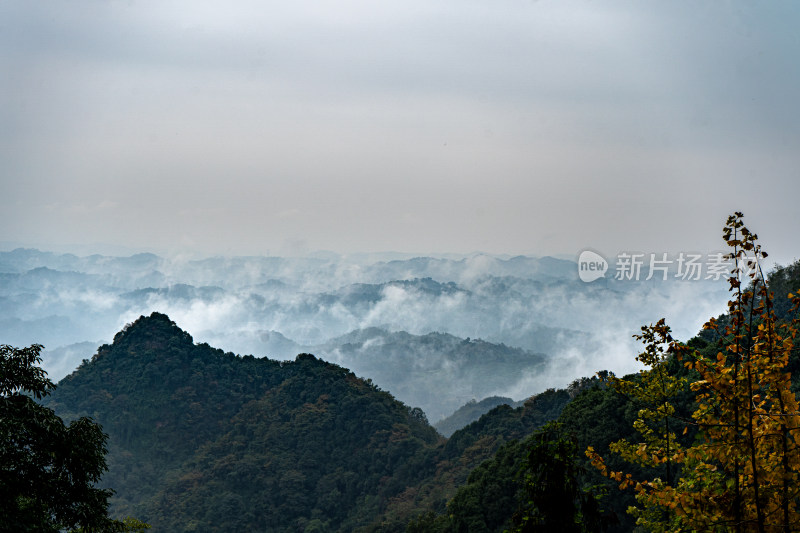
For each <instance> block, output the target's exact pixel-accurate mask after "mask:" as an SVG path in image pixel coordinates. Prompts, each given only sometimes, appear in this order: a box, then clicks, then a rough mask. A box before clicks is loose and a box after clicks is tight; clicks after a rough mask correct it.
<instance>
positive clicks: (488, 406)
mask: <svg viewBox="0 0 800 533" xmlns="http://www.w3.org/2000/svg"><path fill="white" fill-rule="evenodd" d="M523 403H524V402H515V401H514V400H512V399H511V398H503V397H501V396H490V397H489V398H484V399H483V400H481V401H479V402H478V401H476V400H470V401H468V402H467V403H466V404H464V405H462V406H461V407H459V408H458V409H457V410H456V411H455V412H454V413H453V414H451V415H450V416H448V417H446V418H443V419H442V420H440V421H438V422H436V423H435V424H434V425H433V427H435V428H436V430H437V431H438V432H439V433H441V434H442V435H444V436H445V437H449V436H450V435H452V434H453V433H455V432H456V431H458V430H459V429H461V428H463V427H464V426H466V425H467V424H470V423H472V422H475V421H476V420H478V419H479V418H480V417H482V416H483V415H485V414H486V413H488V412H489V411H491V410H492V409H494V408H495V407H497V406H498V405H510V406H511V407H519V406H520V405H522V404H523Z"/></svg>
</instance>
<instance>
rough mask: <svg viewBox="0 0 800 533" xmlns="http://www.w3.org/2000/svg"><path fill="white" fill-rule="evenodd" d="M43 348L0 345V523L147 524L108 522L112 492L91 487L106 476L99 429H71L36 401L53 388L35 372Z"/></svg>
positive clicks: (88, 424)
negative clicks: (104, 474) (109, 499)
mask: <svg viewBox="0 0 800 533" xmlns="http://www.w3.org/2000/svg"><path fill="white" fill-rule="evenodd" d="M41 349H42V346H41V345H38V344H34V345H32V346H29V347H28V348H14V347H12V346H8V345H0V517H2V520H3V528H4V529H5V530H7V531H19V532H23V531H32V532H33V531H35V532H47V531H53V532H55V531H63V530H70V529H73V530H77V531H109V532H110V531H135V530H140V529H146V528H147V527H149V526H147V524H144V523H142V522H139V521H138V520H135V519H126V520H125V521H118V520H113V519H111V518H109V517H108V513H107V510H108V498H109V496H111V494H112V491H111V490H108V489H99V488H96V486H95V485H96V483H97V482H98V481H99V480H100V477H101V476H102V474H103V472H105V470H106V461H105V454H106V451H107V450H106V439H107V436H106V435H105V434H104V433H103V431H102V428H101V427H100V426H99V425H98V424H96V423H94V422H93V421H92V420H91V419H90V418H86V417H81V418H79V419H77V420H73V421H72V422H71V423H70V424H69V425H66V424H64V422H63V421H62V420H61V418H59V417H58V416H56V414H55V413H54V412H53V410H52V409H49V408H47V407H44V406H43V405H41V404H39V403H38V402H37V401H36V400H41V399H42V398H43V397H45V396H47V395H48V394H50V392H51V391H52V390H53V389H54V388H55V385H53V383H52V382H51V381H50V380H49V379H48V378H47V375H46V372H45V371H44V370H43V369H42V368H41V367H40V366H39V363H41V356H40V355H39V354H40V352H41Z"/></svg>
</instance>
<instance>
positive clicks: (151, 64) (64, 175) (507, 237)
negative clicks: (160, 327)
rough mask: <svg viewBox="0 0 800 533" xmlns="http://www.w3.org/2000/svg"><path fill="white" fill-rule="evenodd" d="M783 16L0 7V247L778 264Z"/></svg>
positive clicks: (799, 66) (327, 6)
mask: <svg viewBox="0 0 800 533" xmlns="http://www.w3.org/2000/svg"><path fill="white" fill-rule="evenodd" d="M799 27H800V3H796V2H794V3H793V2H777V1H770V2H752V1H747V2H744V1H742V2H738V1H734V2H704V3H698V2H694V1H692V2H610V1H602V2H601V1H591V2H567V1H563V0H559V1H547V0H541V1H523V0H492V1H488V0H484V1H471V0H458V1H455V0H438V1H436V0H434V1H431V0H424V1H423V0H403V1H349V0H338V1H336V2H333V1H315V2H308V1H293V2H265V1H252V2H245V1H231V2H205V1H198V0H191V1H188V0H186V1H163V0H157V1H152V2H140V1H136V0H130V1H100V0H92V1H88V0H87V1H84V0H73V1H69V2H64V1H39V0H37V1H35V2H32V1H30V0H4V1H3V2H0V72H2V76H0V210H1V211H2V218H3V221H2V224H0V242H3V243H4V246H7V247H8V246H13V245H16V244H17V243H25V244H29V245H36V246H39V247H45V248H46V247H59V246H62V247H63V246H65V245H70V246H72V245H78V244H82V245H86V244H94V243H107V244H118V245H124V246H128V247H131V248H134V249H150V250H154V251H160V252H163V251H196V252H201V253H205V254H267V253H270V254H286V253H297V252H302V251H311V250H318V249H327V250H334V251H339V252H354V251H387V250H393V251H403V252H415V253H431V252H464V253H466V252H473V251H485V252H490V253H509V254H519V253H525V254H533V255H547V254H567V255H570V254H573V255H577V253H578V252H579V251H580V250H581V249H583V248H586V247H591V248H593V249H595V250H598V251H600V252H602V253H605V254H608V255H611V254H616V253H617V252H618V251H621V250H638V251H644V252H679V251H684V250H687V251H707V250H712V249H719V248H720V247H721V246H720V245H721V243H722V241H721V227H722V225H723V223H724V221H725V218H726V216H727V215H728V214H730V213H731V212H732V211H734V210H741V211H744V213H745V215H746V222H747V223H748V225H749V226H750V227H751V229H753V230H754V231H756V232H757V233H759V234H760V236H761V237H762V242H763V244H764V246H765V248H766V249H767V250H768V251H770V252H771V255H772V256H773V257H775V258H776V259H777V260H779V261H782V262H787V261H791V260H794V259H795V258H798V257H800V242H798V239H797V237H796V235H797V229H798V222H800V215H798V212H799V211H798V207H797V203H798V201H800V194H798V193H800V104H799V103H798V98H799V97H800V31H798V28H799Z"/></svg>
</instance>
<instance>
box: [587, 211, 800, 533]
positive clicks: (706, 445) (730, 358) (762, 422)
mask: <svg viewBox="0 0 800 533" xmlns="http://www.w3.org/2000/svg"><path fill="white" fill-rule="evenodd" d="M724 238H725V241H726V243H727V244H728V245H729V246H730V247H731V248H732V249H733V251H732V252H731V253H730V254H729V256H728V257H729V259H732V260H733V261H734V262H735V267H734V269H733V271H732V272H731V276H730V278H729V282H730V286H731V287H730V288H731V291H732V295H733V297H732V298H731V300H730V302H729V303H728V315H727V317H725V318H726V320H724V321H716V320H713V319H712V320H710V321H709V322H708V323H707V324H706V325H705V327H704V329H706V330H708V331H711V332H712V335H711V338H712V339H714V344H713V346H709V347H708V348H709V349H707V350H705V352H702V353H701V352H699V351H697V350H694V349H691V348H689V347H688V346H686V345H682V344H680V343H678V342H676V341H674V340H673V339H672V338H671V337H670V336H669V328H668V327H666V326H665V324H664V322H663V321H661V322H659V323H658V324H657V325H655V326H651V327H650V328H643V330H644V331H645V334H644V335H643V337H642V338H643V340H644V341H645V342H646V345H647V348H646V350H645V352H643V354H642V355H640V361H642V362H643V363H644V364H645V365H647V366H648V370H645V371H643V372H642V373H641V375H640V379H639V381H638V382H633V381H628V380H616V381H614V382H613V383H612V386H613V387H614V388H615V389H616V390H618V391H619V392H622V393H630V392H644V391H647V394H646V395H647V397H648V400H649V401H650V402H651V407H649V408H646V409H643V410H642V411H640V413H639V418H638V419H637V421H636V424H635V427H636V429H637V430H638V432H639V433H640V435H641V437H642V438H643V439H644V441H643V442H639V443H632V442H629V441H627V440H621V441H618V442H616V443H614V444H613V445H611V446H610V449H611V450H612V451H613V452H615V453H617V454H619V455H620V456H622V457H623V458H624V459H626V460H628V461H629V462H631V463H638V464H640V465H642V464H644V465H647V466H651V467H656V468H663V472H662V476H660V477H655V478H653V479H649V480H648V479H645V480H637V479H635V478H634V476H632V475H631V473H625V472H623V471H615V470H613V469H610V468H608V467H607V466H606V464H605V462H604V460H603V458H602V457H600V455H599V454H598V453H597V452H595V451H594V449H593V448H591V447H590V448H589V449H588V450H587V452H586V453H587V456H589V457H590V458H591V459H592V461H593V463H594V464H595V466H596V467H597V468H598V469H599V470H600V471H601V472H603V474H605V475H607V476H608V477H610V478H612V479H614V480H616V481H617V482H619V483H620V488H623V489H624V488H626V487H628V486H633V487H634V490H635V492H636V499H637V502H638V505H637V506H636V507H633V508H631V509H630V510H629V512H631V513H632V514H633V515H635V516H636V517H637V524H639V525H640V526H643V527H645V528H647V529H648V530H649V531H655V532H661V531H719V532H723V531H736V532H737V533H739V532H750V531H753V532H758V533H765V532H772V531H775V532H778V531H785V532H788V531H797V530H798V527H800V512H798V504H799V503H800V493H798V488H797V487H798V485H799V484H800V409H799V408H798V402H797V399H796V397H795V395H794V393H793V392H792V389H791V379H790V373H789V372H788V371H787V368H788V366H789V360H790V356H791V355H792V350H793V347H794V338H795V336H796V333H797V321H796V320H792V321H791V322H790V323H785V322H780V321H778V320H777V318H776V314H775V311H774V309H773V303H772V302H773V298H774V296H773V295H772V294H771V293H770V292H769V290H768V287H767V285H766V279H765V276H764V274H763V272H762V271H761V268H760V265H759V260H760V259H762V258H764V257H766V254H765V253H764V252H762V251H761V248H760V246H759V245H758V244H757V237H756V235H755V234H753V233H751V232H750V231H749V230H748V229H747V228H746V227H745V226H744V224H743V223H742V215H741V213H736V214H735V215H733V216H731V217H730V218H729V219H728V222H727V224H726V226H725V230H724ZM748 281H749V283H748ZM743 283H748V288H747V289H746V290H745V289H743V287H742V285H743ZM789 298H790V299H791V300H793V303H794V308H793V310H796V309H797V306H798V305H800V298H797V297H795V296H794V295H792V294H789ZM712 348H713V349H712ZM668 353H669V354H674V355H675V356H676V357H677V358H678V359H679V360H680V361H683V362H684V364H685V366H686V368H688V369H689V370H691V371H692V372H693V374H692V375H693V377H694V381H693V382H692V383H691V385H690V389H691V391H692V392H693V393H694V400H695V403H694V412H693V413H692V414H691V417H690V418H682V417H678V416H676V411H675V407H674V405H673V404H672V401H671V400H672V398H674V397H676V396H677V395H678V394H679V393H680V391H681V389H682V388H683V380H682V379H681V378H677V377H675V376H671V375H669V374H668V373H667V372H666V365H667V364H668V362H669V358H668V357H667V354H668ZM681 427H682V428H683V432H684V433H687V432H688V431H689V430H690V429H691V430H693V431H696V432H697V435H696V437H695V439H694V442H693V443H691V444H690V445H688V446H680V445H678V444H677V437H676V434H675V430H677V429H680V428H681ZM678 468H679V469H680V474H679V475H676V470H677V469H678Z"/></svg>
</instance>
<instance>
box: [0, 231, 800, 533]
mask: <svg viewBox="0 0 800 533" xmlns="http://www.w3.org/2000/svg"><path fill="white" fill-rule="evenodd" d="M729 227H730V228H731V232H726V240H727V241H728V244H729V245H731V246H732V248H733V250H734V257H735V258H738V259H742V260H743V261H744V260H747V257H749V256H747V253H748V252H749V253H750V256H756V257H757V256H758V254H759V253H761V252H760V248H758V245H757V243H756V240H755V236H753V235H751V234H750V233H749V232H747V230H746V228H744V227H743V226H742V225H741V221H740V218H737V217H732V218H731V220H729ZM743 264H744V263H743ZM765 278H766V279H765ZM739 279H740V278H739V277H735V276H734V277H732V278H731V281H730V284H731V290H732V292H731V294H732V298H731V302H730V304H729V312H728V313H726V314H724V315H721V316H719V317H717V318H715V319H712V320H711V321H710V322H709V324H708V325H707V326H706V327H705V328H704V329H703V330H702V331H701V332H699V333H698V335H697V336H696V337H694V338H692V339H690V340H688V341H687V342H686V343H680V342H678V341H677V340H675V339H673V338H672V337H671V335H670V331H669V327H668V326H667V325H666V324H665V323H664V322H663V321H659V322H657V323H654V324H651V325H650V326H645V327H643V328H642V329H641V333H640V334H639V335H638V336H637V337H638V338H639V339H640V340H641V341H642V343H643V349H642V353H641V355H640V356H639V357H638V359H639V361H640V362H641V363H642V365H643V367H644V369H643V370H642V371H641V372H639V373H637V374H635V375H630V376H624V377H621V378H620V377H617V376H615V375H614V374H613V373H611V372H608V371H601V372H598V374H597V375H596V376H592V377H584V378H581V379H578V380H576V381H574V382H573V383H572V384H571V385H570V386H569V387H568V388H567V389H564V390H553V389H551V390H547V391H545V392H543V393H541V394H538V395H536V396H533V397H531V398H529V399H528V400H526V401H524V402H522V404H521V405H519V406H517V407H513V406H511V405H508V404H507V403H506V402H507V399H502V398H492V399H488V400H487V401H486V402H471V403H470V404H468V405H467V406H465V408H464V409H462V410H461V411H460V413H459V414H458V415H457V416H456V417H454V420H455V419H457V418H459V417H461V419H462V420H465V421H466V420H469V419H472V418H475V416H478V415H479V414H480V412H482V411H485V409H486V408H489V407H491V404H499V405H496V406H495V407H493V408H491V410H489V411H488V412H486V413H485V414H483V415H482V416H480V417H479V418H478V419H477V420H475V421H473V422H471V423H469V424H467V425H466V426H464V427H462V428H461V429H458V430H455V431H453V432H452V434H451V435H449V437H444V436H443V435H442V434H441V433H439V432H437V431H436V429H434V428H433V427H431V426H430V425H429V424H428V421H427V419H426V416H425V414H424V412H423V411H422V410H421V409H419V408H414V407H409V406H406V405H404V404H402V403H401V402H399V401H397V400H396V399H395V398H393V397H392V395H391V394H389V393H388V392H386V391H382V390H380V388H379V387H377V386H376V385H375V384H373V383H372V382H371V381H370V380H368V379H367V380H365V379H361V378H359V377H357V376H356V375H354V374H353V373H352V372H351V371H349V370H347V369H345V368H342V367H340V366H337V365H334V364H331V363H328V362H325V361H322V360H320V359H318V358H316V357H315V356H313V355H310V354H301V355H298V356H297V357H296V359H295V360H294V361H282V362H281V361H273V360H269V359H259V358H254V357H252V356H244V357H242V356H237V355H234V354H232V353H224V352H222V351H221V350H217V349H214V348H212V347H210V346H208V345H206V344H195V343H194V341H193V339H192V337H191V336H190V335H189V334H188V333H186V332H185V331H182V330H181V329H180V328H179V327H178V326H177V325H176V324H175V323H174V322H172V321H171V320H170V318H169V317H167V316H166V315H163V314H160V313H153V314H152V315H150V316H148V317H141V318H139V319H138V320H137V321H135V322H134V323H132V324H129V325H128V326H126V327H125V328H124V329H123V330H122V331H120V332H119V333H118V334H117V335H116V336H115V338H114V341H113V343H112V344H110V345H104V346H101V347H100V348H99V350H98V351H97V354H96V355H94V356H93V357H92V359H91V360H86V361H84V363H83V364H82V365H81V366H80V367H79V368H78V369H77V370H76V371H75V372H73V373H72V374H71V375H70V376H68V377H66V378H65V379H63V380H62V381H61V382H60V383H59V384H58V387H57V388H56V389H55V390H54V391H50V390H48V392H52V394H50V395H49V396H47V395H40V396H43V397H41V398H38V399H39V401H40V403H41V405H42V406H43V407H46V408H51V409H53V410H54V411H55V413H57V414H58V415H59V416H60V417H62V418H63V419H64V420H65V421H66V422H67V423H70V422H73V423H74V422H77V421H86V420H89V419H87V418H83V417H91V419H92V420H94V421H95V422H97V423H99V424H100V425H101V426H102V431H103V432H105V433H106V434H107V438H105V440H103V439H102V438H100V437H97V438H96V440H97V439H99V440H97V442H98V443H100V444H101V445H102V444H105V445H106V446H107V450H108V453H107V456H106V463H107V466H108V471H107V472H106V473H105V475H104V476H103V478H102V481H101V483H100V486H99V488H100V489H103V490H105V489H113V490H114V493H113V495H112V494H111V493H109V492H103V493H102V494H105V495H108V497H109V502H110V509H109V513H110V515H111V516H116V517H124V516H135V517H136V518H137V519H140V520H143V521H145V522H147V523H149V524H151V525H152V527H153V530H155V531H220V532H223V531H278V532H283V531H286V532H289V531H292V532H294V531H308V532H311V531H360V532H371V531H398V532H400V531H409V532H421V531H430V532H445V531H446V532H501V531H612V532H617V531H619V532H622V531H633V530H635V529H637V528H638V529H641V530H646V531H688V530H697V531H742V532H745V531H759V532H767V531H797V530H798V527H800V524H798V523H797V519H798V516H797V504H798V501H797V499H798V497H797V495H796V494H794V492H793V490H794V489H793V488H792V487H796V486H797V482H798V475H799V474H798V469H800V446H798V444H799V443H798V432H800V429H798V428H799V427H800V420H798V418H799V417H798V415H799V414H800V413H799V411H800V409H798V407H797V401H796V399H795V395H794V393H795V392H796V391H797V389H798V387H800V384H799V383H798V380H797V379H796V376H797V375H798V372H797V370H798V367H799V366H800V357H798V353H797V350H796V349H795V348H794V345H793V343H792V339H793V336H794V334H795V331H796V329H795V315H796V309H797V305H798V302H799V299H798V298H797V296H796V293H797V291H798V289H800V262H798V263H795V264H793V265H790V266H788V267H778V268H777V269H776V270H775V271H773V272H772V273H770V274H769V276H764V275H763V274H761V273H760V271H758V270H753V269H750V277H749V278H747V277H744V278H742V279H744V282H740V281H739ZM765 282H766V283H765ZM790 293H794V294H793V296H792V297H790V298H787V295H789V294H790ZM4 368H5V367H4ZM4 372H5V371H4ZM789 376H793V377H795V379H794V380H793V381H790V378H789ZM6 377H7V376H4V379H6ZM12 377H13V376H12ZM49 387H50V386H49V385H48V388H49ZM13 390H15V388H14V387H10V388H8V391H6V392H9V391H12V392H13ZM4 395H5V393H4ZM5 422H7V421H4V424H5ZM81 423H84V422H81ZM6 425H8V424H6ZM4 427H5V426H4ZM9 427H10V426H9ZM455 427H457V426H453V429H455ZM731 428H733V429H731ZM7 429H8V428H7ZM448 432H449V431H448ZM98 449H100V448H98ZM719 450H723V452H724V453H723V452H720V451H719ZM97 465H98V468H100V470H102V466H103V464H102V461H101V462H99V463H97ZM0 466H1V465H0ZM4 471H5V470H4ZM98 472H99V471H98ZM6 473H8V472H7V471H6ZM6 477H8V476H6ZM3 479H6V478H3ZM6 488H8V487H6ZM620 489H622V490H620ZM137 523H138V522H137Z"/></svg>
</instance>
